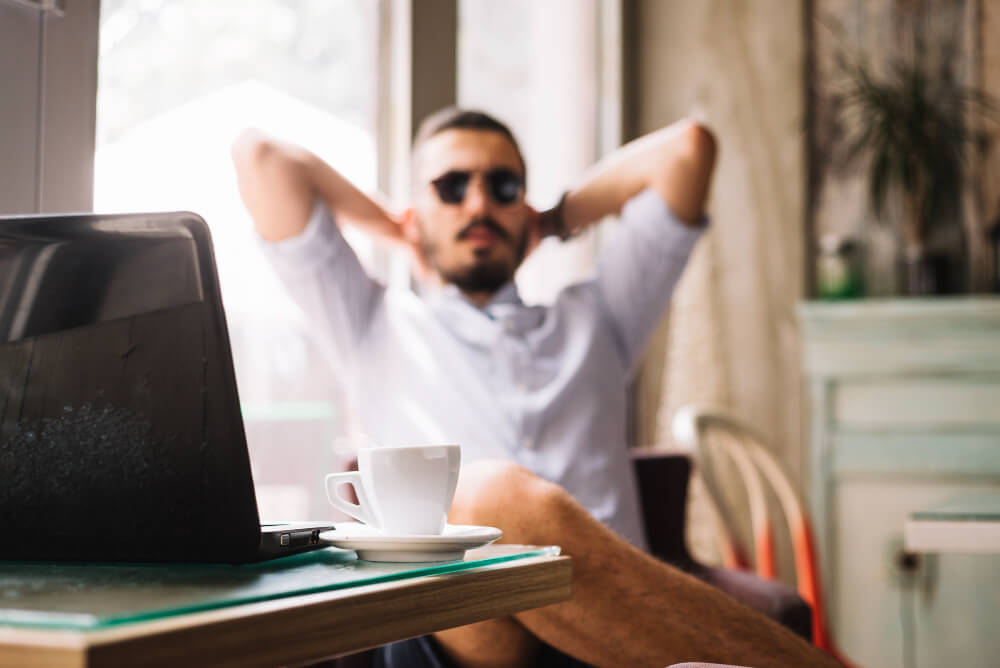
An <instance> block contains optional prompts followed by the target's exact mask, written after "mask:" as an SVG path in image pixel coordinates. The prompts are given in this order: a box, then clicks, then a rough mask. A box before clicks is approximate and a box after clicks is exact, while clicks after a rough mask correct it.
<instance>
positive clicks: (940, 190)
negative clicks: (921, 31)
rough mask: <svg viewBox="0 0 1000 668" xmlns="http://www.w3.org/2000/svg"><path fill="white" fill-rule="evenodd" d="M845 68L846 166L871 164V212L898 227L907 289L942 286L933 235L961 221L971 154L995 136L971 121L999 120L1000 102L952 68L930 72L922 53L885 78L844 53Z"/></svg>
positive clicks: (899, 62) (921, 291) (927, 289)
mask: <svg viewBox="0 0 1000 668" xmlns="http://www.w3.org/2000/svg"><path fill="white" fill-rule="evenodd" d="M841 68H842V70H843V72H844V74H845V83H846V85H845V90H844V93H843V98H842V105H843V106H842V107H841V120H842V122H843V123H844V125H845V127H846V129H847V140H846V145H845V149H846V150H845V152H844V154H843V156H844V164H845V166H856V165H857V164H859V163H861V164H863V165H864V168H865V171H866V177H867V189H868V201H869V206H870V208H871V211H872V213H873V214H874V216H875V218H876V219H877V220H879V221H881V222H884V223H889V224H894V225H895V227H896V232H897V238H898V239H899V241H900V243H901V255H902V268H903V271H902V275H901V279H902V283H903V286H904V290H905V292H906V293H908V294H928V293H933V292H937V291H938V288H939V287H940V286H939V285H938V279H939V277H937V276H936V275H935V271H934V267H933V265H932V263H931V262H930V258H928V256H927V241H928V237H929V235H930V233H931V232H932V231H933V230H934V229H935V228H937V227H940V226H947V225H959V224H960V220H961V215H962V206H961V205H962V196H963V190H964V188H965V178H966V175H967V173H968V165H969V160H970V158H971V157H972V155H973V151H981V152H983V153H985V152H986V151H988V150H989V145H990V142H989V136H988V135H987V134H986V133H985V132H982V131H978V130H976V129H974V128H973V127H971V126H970V123H969V120H970V118H973V117H975V116H977V115H978V116H985V117H992V118H995V117H996V113H995V107H994V105H993V103H992V101H991V100H990V98H989V97H988V96H987V95H986V94H984V93H983V92H982V91H979V90H976V89H974V88H970V87H967V86H963V85H961V84H959V83H958V82H956V81H955V80H954V78H953V77H951V76H948V71H947V70H946V69H943V68H942V70H941V72H942V74H941V75H940V76H937V77H934V76H931V75H930V74H928V71H927V68H926V66H925V65H924V64H923V63H922V62H921V59H920V58H919V57H915V58H913V62H906V61H903V60H897V61H896V62H895V63H893V64H892V65H890V67H889V68H888V73H887V74H886V75H885V76H883V77H878V76H876V75H875V74H873V72H872V70H871V69H870V68H869V67H867V66H866V65H865V64H864V63H863V62H860V61H848V60H846V59H841ZM890 204H891V206H887V205H890ZM968 241H969V243H977V242H979V241H980V240H978V239H969V240H968Z"/></svg>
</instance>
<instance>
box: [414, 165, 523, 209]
mask: <svg viewBox="0 0 1000 668" xmlns="http://www.w3.org/2000/svg"><path fill="white" fill-rule="evenodd" d="M474 173H475V172H470V171H466V170H461V169H452V170H450V171H447V172H445V173H444V174H442V175H441V176H439V177H437V178H436V179H434V180H433V181H431V185H433V186H434V190H435V191H437V196H438V199H440V200H441V201H442V202H444V203H445V204H461V203H462V200H464V199H465V194H466V192H468V190H469V181H471V180H472V175H473V174H474ZM483 180H484V181H485V182H486V191H487V192H488V193H489V196H490V199H492V200H493V201H494V202H496V203H497V204H499V205H501V206H507V205H509V204H513V203H514V202H516V201H517V198H518V197H519V196H520V194H521V190H522V189H523V188H524V177H523V176H521V175H520V174H518V173H517V172H515V171H513V170H510V169H507V168H506V167H498V168H496V169H491V170H489V171H487V172H484V173H483Z"/></svg>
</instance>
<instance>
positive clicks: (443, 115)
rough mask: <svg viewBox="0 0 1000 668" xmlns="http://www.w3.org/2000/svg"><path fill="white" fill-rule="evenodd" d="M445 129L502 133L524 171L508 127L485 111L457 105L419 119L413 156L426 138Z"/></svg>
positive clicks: (522, 158) (517, 148) (519, 152)
mask: <svg viewBox="0 0 1000 668" xmlns="http://www.w3.org/2000/svg"><path fill="white" fill-rule="evenodd" d="M445 130H481V131H483V132H497V133H499V134H501V135H503V136H504V137H505V138H506V139H507V141H509V142H510V143H511V144H513V146H514V150H515V151H517V157H518V159H520V161H521V170H522V171H526V165H525V163H524V155H523V154H522V153H521V147H520V146H518V144H517V139H515V138H514V133H513V132H511V131H510V128H509V127H507V126H506V125H505V124H504V123H502V122H500V121H499V120H497V119H496V118H494V117H493V116H490V115H489V114H487V113H486V112H483V111H476V110H474V109H461V108H459V107H446V108H444V109H440V110H438V111H435V112H434V113H433V114H431V115H430V116H427V117H426V118H425V119H424V120H423V121H421V123H420V127H419V128H417V134H416V136H415V137H414V138H413V151H412V154H413V156H414V158H416V156H417V153H418V152H419V151H420V148H421V147H422V146H423V145H424V143H425V142H427V140H428V139H430V138H431V137H433V136H435V135H437V134H440V133H442V132H444V131H445Z"/></svg>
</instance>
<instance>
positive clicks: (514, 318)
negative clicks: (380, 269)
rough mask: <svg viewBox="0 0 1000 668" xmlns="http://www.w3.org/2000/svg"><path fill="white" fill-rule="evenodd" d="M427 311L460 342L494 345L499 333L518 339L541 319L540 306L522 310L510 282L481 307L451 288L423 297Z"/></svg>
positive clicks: (542, 313)
mask: <svg viewBox="0 0 1000 668" xmlns="http://www.w3.org/2000/svg"><path fill="white" fill-rule="evenodd" d="M425 300H426V302H427V304H428V305H429V306H430V308H431V310H432V311H433V312H434V313H435V315H437V317H438V318H439V319H440V320H441V322H443V323H444V324H445V326H446V327H448V328H449V329H451V330H452V331H453V332H455V333H456V334H458V335H459V336H460V337H462V338H463V339H466V340H468V341H471V342H474V343H479V344H482V345H487V346H489V345H494V344H495V342H496V340H497V337H498V336H500V335H501V334H502V333H506V334H508V335H514V336H521V335H524V334H525V333H526V332H528V331H529V330H531V329H534V328H536V327H538V326H539V325H540V324H541V322H542V319H543V318H544V308H543V307H541V306H526V305H525V304H524V301H523V300H522V299H521V293H520V292H519V291H518V289H517V284H516V283H514V281H508V282H507V283H506V284H504V286H503V287H502V288H500V289H499V290H498V291H497V292H496V294H494V295H493V296H492V297H491V298H490V300H489V301H488V302H487V303H486V304H485V305H484V306H482V307H479V306H477V305H476V304H474V303H472V302H471V301H469V300H468V299H467V298H466V297H465V295H463V294H462V292H461V290H459V289H458V288H457V287H455V286H454V285H446V286H444V287H443V288H440V289H438V290H434V291H432V292H430V294H427V295H425Z"/></svg>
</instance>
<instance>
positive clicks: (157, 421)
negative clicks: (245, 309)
mask: <svg viewBox="0 0 1000 668" xmlns="http://www.w3.org/2000/svg"><path fill="white" fill-rule="evenodd" d="M317 484H318V483H317ZM331 528H332V524H330V523H299V522H296V523H292V524H288V523H279V524H270V525H269V524H265V525H263V526H262V525H261V523H260V518H259V517H258V514H257V503H256V498H255V495H254V486H253V480H252V478H251V474H250V459H249V455H248V452H247V446H246V437H245V435H244V432H243V421H242V417H241V415H240V404H239V398H238V396H237V392H236V381H235V377H234V374H233V362H232V355H231V352H230V348H229V335H228V332H227V330H226V321H225V317H224V315H223V310H222V301H221V298H220V295H219V283H218V278H217V276H216V271H215V260H214V257H213V253H212V244H211V240H210V237H209V233H208V228H207V226H206V225H205V222H204V221H203V220H202V219H201V218H199V217H198V216H197V215H195V214H192V213H157V214H127V215H106V216H102V215H60V216H17V217H0V559H8V560H10V559H17V560H60V561H117V562H121V561H157V562H163V561H184V562H224V563H246V562H252V561H260V560H264V559H270V558H274V557H279V556H284V555H288V554H294V553H296V552H301V551H304V550H309V549H315V548H317V547H322V546H323V544H324V543H323V541H322V539H321V538H320V536H319V534H320V532H321V531H325V530H327V529H331Z"/></svg>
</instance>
